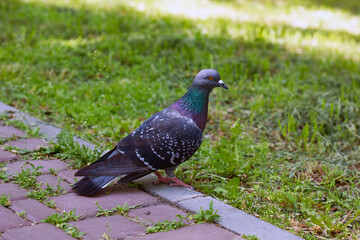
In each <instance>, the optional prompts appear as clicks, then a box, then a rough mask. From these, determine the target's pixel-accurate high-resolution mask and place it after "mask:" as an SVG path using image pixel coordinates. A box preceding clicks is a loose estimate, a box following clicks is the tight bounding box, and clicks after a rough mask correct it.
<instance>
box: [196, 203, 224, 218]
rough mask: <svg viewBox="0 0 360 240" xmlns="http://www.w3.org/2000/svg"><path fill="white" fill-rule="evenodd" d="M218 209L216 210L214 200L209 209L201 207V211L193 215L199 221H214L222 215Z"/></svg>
mask: <svg viewBox="0 0 360 240" xmlns="http://www.w3.org/2000/svg"><path fill="white" fill-rule="evenodd" d="M217 211H218V210H215V211H214V208H213V201H211V202H210V203H209V209H208V210H203V209H202V208H200V211H199V212H198V213H196V214H194V215H193V216H192V219H194V221H195V222H197V223H213V222H216V221H218V220H220V216H219V214H218V213H217Z"/></svg>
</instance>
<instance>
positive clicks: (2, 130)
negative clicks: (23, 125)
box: [0, 126, 26, 138]
mask: <svg viewBox="0 0 360 240" xmlns="http://www.w3.org/2000/svg"><path fill="white" fill-rule="evenodd" d="M25 134H26V132H24V131H21V130H19V129H17V128H15V127H13V126H0V138H11V137H13V136H15V137H22V136H25Z"/></svg>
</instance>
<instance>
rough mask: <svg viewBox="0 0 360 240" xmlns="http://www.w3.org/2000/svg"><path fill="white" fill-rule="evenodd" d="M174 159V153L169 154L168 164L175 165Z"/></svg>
mask: <svg viewBox="0 0 360 240" xmlns="http://www.w3.org/2000/svg"><path fill="white" fill-rule="evenodd" d="M174 159H175V153H174V152H171V158H170V163H172V164H174V165H175V162H174Z"/></svg>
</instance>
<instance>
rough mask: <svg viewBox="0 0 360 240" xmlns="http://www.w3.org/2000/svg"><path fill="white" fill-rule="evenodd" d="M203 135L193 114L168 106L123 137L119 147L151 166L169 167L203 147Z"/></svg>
mask: <svg viewBox="0 0 360 240" xmlns="http://www.w3.org/2000/svg"><path fill="white" fill-rule="evenodd" d="M202 138H203V135H202V131H201V129H200V128H199V127H198V126H197V125H196V123H195V122H194V121H193V120H192V119H191V118H189V117H186V116H183V115H181V114H180V113H179V112H178V111H177V110H175V109H173V108H171V107H169V108H166V109H164V110H163V111H161V112H159V113H157V114H155V115H154V116H152V117H151V118H149V119H148V120H146V121H145V122H144V123H143V124H142V125H141V126H140V127H139V128H138V129H136V130H135V131H134V132H133V133H132V134H130V135H129V136H127V137H126V138H124V139H123V140H121V141H120V142H119V143H118V145H117V150H118V151H119V152H120V153H121V154H124V155H125V156H127V157H129V158H131V159H133V160H134V159H138V160H139V161H141V162H142V163H144V164H145V165H146V166H147V167H148V168H149V169H151V170H157V169H166V168H170V167H176V166H177V165H179V164H180V163H182V162H184V161H186V160H188V159H189V158H190V157H191V156H192V155H193V154H194V153H195V152H196V150H198V148H199V147H200V145H201V142H202Z"/></svg>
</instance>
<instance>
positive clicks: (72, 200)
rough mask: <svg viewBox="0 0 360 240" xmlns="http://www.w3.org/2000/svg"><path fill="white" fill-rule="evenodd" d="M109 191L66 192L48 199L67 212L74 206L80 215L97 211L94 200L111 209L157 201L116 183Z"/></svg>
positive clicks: (87, 214) (89, 214)
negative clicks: (92, 192) (90, 194)
mask: <svg viewBox="0 0 360 240" xmlns="http://www.w3.org/2000/svg"><path fill="white" fill-rule="evenodd" d="M107 190H109V192H102V193H100V194H97V195H95V196H92V197H86V196H81V195H78V194H76V193H68V194H65V195H61V196H57V197H52V198H50V200H54V202H55V204H56V206H57V208H59V209H61V210H65V211H66V212H69V211H70V210H73V209H74V208H76V214H81V216H83V217H86V216H95V215H96V213H97V211H98V206H97V205H96V204H95V202H98V203H99V205H100V206H101V207H102V208H105V209H111V208H115V207H116V205H117V204H119V205H121V206H123V205H124V204H125V203H127V206H133V205H138V204H141V205H145V206H146V205H150V204H154V203H157V202H158V201H157V199H156V198H154V197H152V196H150V195H149V194H147V193H145V192H143V191H141V190H139V189H136V188H129V187H127V186H124V185H121V186H119V185H116V186H112V187H109V188H108V189H107Z"/></svg>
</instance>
